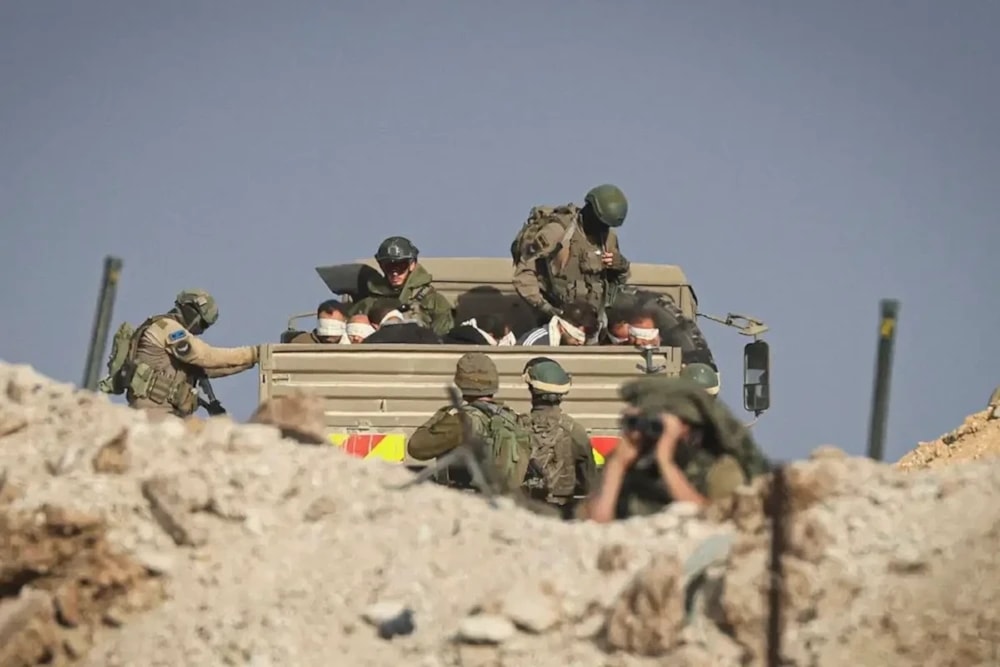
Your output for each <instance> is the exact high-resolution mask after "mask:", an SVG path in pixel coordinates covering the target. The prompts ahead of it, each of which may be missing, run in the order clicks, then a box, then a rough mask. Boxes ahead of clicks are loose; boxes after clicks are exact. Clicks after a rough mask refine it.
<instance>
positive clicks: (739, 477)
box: [577, 376, 770, 523]
mask: <svg viewBox="0 0 1000 667" xmlns="http://www.w3.org/2000/svg"><path fill="white" fill-rule="evenodd" d="M619 393H620V395H621V398H622V400H623V401H624V402H625V403H626V404H627V407H626V408H625V410H624V411H623V412H622V433H621V437H620V439H619V441H618V444H617V445H616V446H615V449H614V451H613V452H612V453H611V456H610V457H609V458H608V461H607V463H606V464H605V466H604V473H603V478H602V480H601V485H600V489H599V490H598V491H597V492H595V493H593V494H591V497H590V498H588V499H587V500H586V501H585V502H584V503H583V504H582V505H581V506H580V510H579V511H578V513H577V514H578V516H580V517H581V518H587V519H591V520H593V521H597V522H601V523H604V522H609V521H613V520H615V519H626V518H628V517H630V516H636V515H645V514H653V513H655V512H658V511H660V510H661V509H662V508H663V507H665V506H666V505H668V504H669V503H671V502H674V501H678V502H691V503H695V504H697V505H702V506H705V505H708V504H709V503H710V502H713V501H716V500H720V499H722V498H725V497H728V496H730V495H731V494H732V493H733V491H735V490H736V489H737V488H738V487H739V486H741V485H743V484H745V483H746V482H748V481H749V480H750V479H752V478H753V477H755V476H757V475H759V474H763V473H766V472H768V471H769V470H770V464H769V462H768V461H767V458H766V457H765V456H764V454H763V452H761V451H760V449H759V448H758V447H757V445H756V443H755V442H754V441H753V438H752V437H751V435H750V432H749V431H748V430H747V428H746V427H745V426H743V424H741V423H740V422H739V421H738V420H737V419H736V418H735V416H733V414H732V413H731V412H730V411H729V409H728V408H727V407H726V406H725V405H724V404H723V403H722V402H721V401H718V400H716V399H714V398H713V397H710V396H709V395H708V394H707V393H706V392H705V390H704V388H703V387H702V386H701V385H699V384H697V383H695V382H693V381H691V380H688V379H686V378H677V377H665V376H652V377H646V378H641V379H638V380H632V381H630V382H628V383H626V384H625V385H623V386H622V388H621V390H620V391H619Z"/></svg>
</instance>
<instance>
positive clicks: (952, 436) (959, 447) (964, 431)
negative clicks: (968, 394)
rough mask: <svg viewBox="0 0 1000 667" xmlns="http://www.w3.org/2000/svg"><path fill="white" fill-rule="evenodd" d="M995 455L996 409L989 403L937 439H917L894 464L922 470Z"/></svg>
mask: <svg viewBox="0 0 1000 667" xmlns="http://www.w3.org/2000/svg"><path fill="white" fill-rule="evenodd" d="M996 456H1000V410H997V409H996V407H995V406H991V407H989V408H987V409H986V410H983V411H982V412H977V413H975V414H972V415H969V416H968V417H966V419H965V422H964V423H963V424H962V425H961V426H959V427H958V428H956V429H954V430H952V431H949V432H948V433H945V434H944V435H942V436H941V437H940V438H938V439H937V440H933V441H931V442H921V443H920V444H919V445H917V447H916V449H914V450H912V451H910V452H907V453H906V454H905V455H904V456H903V458H901V459H900V460H899V461H898V462H897V463H896V465H897V466H898V467H899V468H900V469H902V470H922V469H925V468H939V467H941V466H948V465H952V464H954V463H959V462H964V461H975V460H979V459H984V458H991V457H996Z"/></svg>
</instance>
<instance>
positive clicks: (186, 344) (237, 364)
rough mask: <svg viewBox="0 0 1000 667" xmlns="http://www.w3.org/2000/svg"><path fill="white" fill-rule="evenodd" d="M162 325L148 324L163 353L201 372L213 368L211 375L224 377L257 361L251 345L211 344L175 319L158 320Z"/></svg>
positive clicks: (253, 347)
mask: <svg viewBox="0 0 1000 667" xmlns="http://www.w3.org/2000/svg"><path fill="white" fill-rule="evenodd" d="M161 321H162V322H164V323H165V326H164V327H162V328H161V327H152V330H153V335H154V336H155V337H156V338H158V339H159V340H158V341H157V342H160V343H162V344H163V346H164V348H165V349H166V351H167V354H169V355H170V356H172V357H174V358H175V359H177V360H179V361H183V362H184V363H186V364H190V365H192V366H197V367H199V368H202V369H204V370H205V371H209V370H212V371H215V372H216V375H214V376H213V377H225V376H226V375H232V374H233V373H236V372H238V371H237V370H235V369H240V370H246V369H247V368H250V367H251V366H253V365H254V364H256V363H257V359H258V350H257V347H255V346H250V345H248V346H245V347H213V346H211V345H209V344H208V343H206V342H205V341H203V340H201V339H200V338H198V337H197V336H194V335H192V334H191V332H190V331H188V330H187V329H185V328H184V327H183V326H181V324H180V323H179V322H175V321H173V320H161Z"/></svg>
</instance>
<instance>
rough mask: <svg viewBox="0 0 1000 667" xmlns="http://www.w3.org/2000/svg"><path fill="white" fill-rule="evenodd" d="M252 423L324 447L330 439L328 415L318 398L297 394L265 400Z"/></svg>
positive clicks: (254, 414)
mask: <svg viewBox="0 0 1000 667" xmlns="http://www.w3.org/2000/svg"><path fill="white" fill-rule="evenodd" d="M250 421H251V423H254V424H269V425H271V426H276V427H277V428H279V429H280V430H281V434H282V435H283V436H284V437H286V438H291V439H292V440H296V441H298V442H301V443H303V444H310V445H321V444H324V443H326V442H327V439H326V415H325V413H324V411H323V401H322V399H320V398H319V397H318V396H311V395H309V394H305V393H302V392H296V393H292V394H289V395H287V396H278V397H275V398H272V399H270V400H269V401H265V402H264V403H263V404H261V405H260V406H259V407H258V408H257V410H256V411H255V412H254V413H253V415H251V417H250Z"/></svg>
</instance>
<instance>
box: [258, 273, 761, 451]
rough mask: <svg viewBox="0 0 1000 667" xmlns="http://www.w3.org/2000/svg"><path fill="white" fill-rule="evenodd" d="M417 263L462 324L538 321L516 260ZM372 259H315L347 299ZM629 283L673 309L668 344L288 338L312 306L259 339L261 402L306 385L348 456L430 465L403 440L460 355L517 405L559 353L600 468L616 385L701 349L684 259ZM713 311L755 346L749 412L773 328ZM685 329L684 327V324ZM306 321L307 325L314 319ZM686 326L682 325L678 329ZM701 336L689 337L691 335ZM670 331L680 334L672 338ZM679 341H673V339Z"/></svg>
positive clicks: (612, 431)
mask: <svg viewBox="0 0 1000 667" xmlns="http://www.w3.org/2000/svg"><path fill="white" fill-rule="evenodd" d="M421 264H422V265H423V267H424V268H425V269H427V270H428V271H429V272H430V273H431V274H432V275H433V276H434V286H435V287H436V288H437V290H438V291H439V292H441V293H442V294H444V295H445V296H447V297H448V299H449V300H450V301H451V302H452V304H453V305H454V307H455V311H456V312H455V322H456V324H458V323H461V322H464V321H466V320H468V319H469V318H473V317H476V316H477V315H481V314H483V313H487V312H494V313H495V312H501V313H504V314H506V317H507V321H508V322H510V323H511V326H512V328H513V330H514V332H515V333H516V334H518V335H520V334H522V333H524V332H526V331H528V330H530V329H531V328H532V327H534V326H535V323H536V320H535V315H534V314H533V313H532V312H531V310H530V308H529V307H528V306H527V304H526V303H524V302H523V301H522V300H521V298H520V297H519V296H518V295H517V294H516V293H515V292H514V289H513V287H512V284H511V278H512V276H513V267H512V265H511V262H510V260H509V259H499V258H427V259H424V258H422V259H421ZM376 266H377V265H376V264H375V262H374V260H359V261H357V262H352V263H349V264H341V265H335V266H327V267H318V268H317V269H316V271H317V273H318V274H319V275H320V277H321V279H322V280H323V281H324V283H326V285H327V287H328V288H329V289H330V290H331V291H332V292H333V293H334V294H336V295H338V296H340V297H341V298H342V299H343V300H345V301H355V300H358V299H359V298H363V297H364V287H363V286H364V285H366V284H367V280H368V278H369V277H370V275H371V273H372V272H374V271H377V270H378V269H377V268H376ZM630 289H634V290H638V291H640V292H641V293H644V294H653V295H656V296H658V297H659V301H660V302H661V303H664V304H665V305H666V308H665V309H664V310H663V318H662V321H660V322H658V324H660V325H661V326H660V331H661V336H662V337H663V338H664V346H661V347H660V348H658V349H655V350H638V349H636V348H634V347H632V346H628V345H624V346H604V345H602V346H597V345H594V346H581V347H568V346H560V347H539V346H533V347H527V346H510V347H503V346H489V345H403V344H388V345H374V344H358V345H323V344H290V343H286V342H284V341H287V340H290V339H291V337H292V336H294V334H295V333H297V332H298V331H297V329H296V327H295V326H294V322H295V321H296V320H298V319H301V318H313V317H315V310H310V311H309V312H307V313H303V314H301V315H295V316H293V317H292V318H290V319H289V321H288V329H287V330H286V331H285V332H284V333H283V334H282V335H281V338H280V340H281V341H282V342H279V343H273V344H267V345H264V346H262V347H261V357H260V364H259V371H258V373H259V378H260V390H259V399H260V401H261V402H263V401H266V400H268V399H271V398H274V397H278V396H283V395H288V394H290V393H293V392H296V391H301V392H305V393H308V394H312V395H318V396H320V397H321V398H322V400H323V401H324V403H325V405H326V424H327V429H328V436H329V438H330V441H331V442H332V443H333V444H334V445H336V446H338V447H342V448H343V449H344V450H346V451H347V452H348V453H349V454H352V455H354V456H359V457H366V458H379V459H383V460H385V461H391V462H397V463H403V464H405V465H408V466H410V467H420V466H422V465H425V464H424V463H423V462H418V461H415V460H413V459H410V458H409V457H408V456H407V454H406V439H407V437H408V436H409V435H410V434H411V433H412V432H413V431H414V430H415V429H416V428H417V427H418V426H419V425H420V424H422V423H423V422H424V421H426V420H427V419H428V417H430V415H431V414H433V413H434V411H435V410H437V409H438V408H440V407H441V406H442V405H443V404H445V402H446V401H447V392H446V387H447V386H448V385H449V384H450V383H451V382H452V377H453V375H454V372H455V364H456V362H457V360H458V358H459V357H460V356H461V355H463V354H465V353H467V352H470V351H473V350H479V351H483V352H486V353H488V354H489V355H490V357H491V358H492V359H493V360H494V362H495V363H496V365H497V369H498V371H499V374H500V391H499V393H498V394H497V398H498V399H500V400H502V401H504V402H505V403H506V404H508V405H510V406H511V407H513V408H514V409H515V410H518V411H522V410H527V409H528V408H529V407H530V399H529V395H528V391H527V387H526V386H525V384H524V381H523V380H522V379H521V373H522V370H523V368H524V365H525V363H526V362H527V361H528V360H529V359H531V358H532V357H536V356H548V357H551V358H553V359H556V360H557V361H559V363H560V364H562V365H563V367H564V368H566V370H567V371H568V372H569V373H570V374H571V375H572V377H573V389H572V391H571V392H570V394H569V396H568V398H567V400H566V401H565V403H564V406H565V409H566V410H567V411H568V412H569V413H570V414H572V415H573V416H574V417H575V418H577V419H578V420H579V421H580V422H582V423H583V425H584V426H586V428H587V429H588V430H589V432H590V438H591V443H592V445H593V449H594V458H595V460H596V461H597V463H598V465H600V464H603V462H604V458H605V457H606V456H607V455H608V453H609V452H610V451H611V450H612V449H613V448H614V445H615V442H616V434H617V433H618V418H619V414H620V410H621V403H620V402H619V400H618V395H617V392H618V387H619V386H620V385H621V384H622V382H624V381H626V380H628V379H630V378H633V377H637V376H639V375H642V374H644V373H663V374H666V375H677V374H678V373H679V372H680V369H681V363H682V352H683V351H684V350H685V348H688V349H694V348H697V347H698V346H703V345H705V343H704V339H703V338H702V337H701V335H700V332H699V331H698V328H697V326H696V325H693V326H692V323H693V322H695V319H696V317H698V316H703V315H702V314H700V313H698V301H697V298H696V296H695V292H694V290H693V289H692V288H691V286H690V285H689V284H688V282H687V279H686V277H685V275H684V272H683V271H682V270H681V268H680V267H679V266H673V265H656V264H632V274H631V280H630ZM705 317H709V319H713V320H716V321H718V322H720V323H722V324H725V325H727V326H731V327H734V328H736V329H737V330H738V331H739V332H740V333H742V334H744V335H747V336H750V337H752V338H753V339H754V341H753V342H751V343H749V344H747V346H746V347H745V348H744V366H745V369H744V385H745V386H744V408H745V409H746V410H748V411H750V412H753V413H754V414H756V415H759V414H761V413H762V412H763V411H765V410H766V409H767V408H768V407H769V394H768V366H769V351H768V346H767V343H766V342H765V341H763V340H759V336H760V335H761V334H763V333H764V332H765V331H766V330H767V327H766V326H765V325H764V324H763V323H761V322H760V321H759V320H756V319H754V318H748V317H745V316H742V315H735V314H730V315H728V316H726V317H723V318H720V317H712V316H705ZM682 325H687V326H682ZM306 328H307V329H308V328H309V327H306ZM676 332H680V333H676ZM692 332H693V333H692ZM671 335H673V336H674V338H675V340H671ZM668 342H670V343H672V344H673V346H666V343H668Z"/></svg>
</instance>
